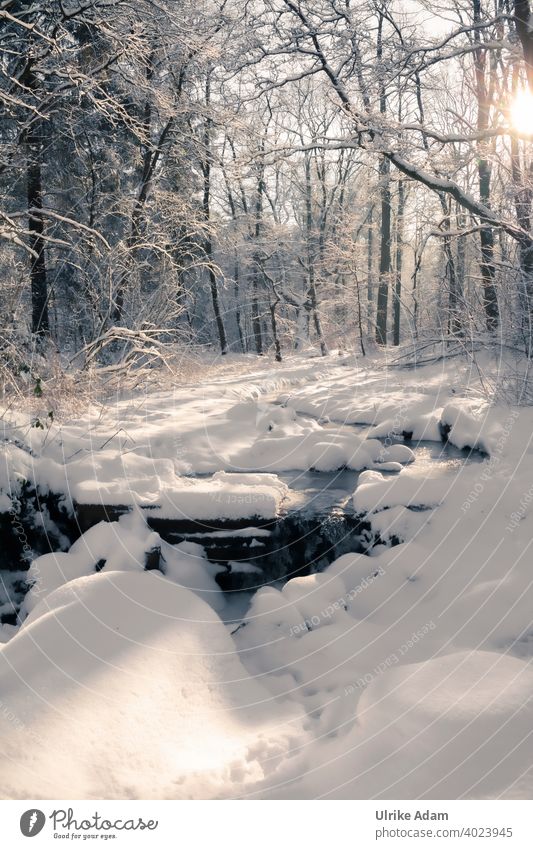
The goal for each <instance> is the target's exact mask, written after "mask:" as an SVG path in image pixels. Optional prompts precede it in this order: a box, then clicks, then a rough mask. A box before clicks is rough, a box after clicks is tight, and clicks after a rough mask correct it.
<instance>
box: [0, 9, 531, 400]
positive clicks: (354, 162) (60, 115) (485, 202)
mask: <svg viewBox="0 0 533 849" xmlns="http://www.w3.org/2000/svg"><path fill="white" fill-rule="evenodd" d="M530 14H531V12H530V7H529V3H528V2H527V1H526V2H523V0H518V2H516V3H514V4H513V3H511V2H508V0H505V1H504V0H490V2H484V1H483V0H471V2H470V0H460V1H459V0H449V2H448V0H440V2H439V3H438V4H437V6H435V4H434V3H431V4H430V3H429V2H426V0H420V2H418V0H416V2H415V0H412V2H411V0H410V2H404V3H400V2H391V1H390V0H384V2H381V0H379V2H378V0H371V2H364V3H360V2H358V3H350V2H349V0H346V2H344V0H342V2H341V0H309V2H289V1H288V0H287V2H281V0H266V2H264V1H263V0H258V2H232V0H224V2H220V3H216V2H201V3H193V2H188V0H179V2H172V1H171V0H169V2H165V0H161V2H151V0H135V2H130V0H124V2H121V0H112V2H111V1H110V0H106V1H105V2H104V1H103V0H95V2H82V3H79V2H77V0H66V2H51V1H50V2H43V3H25V2H19V1H18V0H13V2H5V3H4V4H3V6H2V11H1V35H0V38H1V42H2V57H3V58H2V75H1V84H0V85H1V88H0V98H1V101H2V124H1V133H2V154H1V163H0V167H1V175H0V193H1V204H0V207H1V212H0V214H1V217H2V221H1V230H0V236H1V253H0V264H1V279H2V285H1V289H0V293H1V298H2V309H1V322H2V324H1V330H0V334H1V336H0V339H1V347H2V370H3V380H4V384H6V383H7V384H9V385H13V384H15V385H16V384H17V381H18V379H19V377H20V370H21V369H22V370H23V371H24V370H25V369H28V368H31V367H32V366H31V363H32V356H37V357H38V358H41V357H44V359H45V360H47V366H45V365H43V364H42V363H41V364H40V366H39V368H40V371H41V372H43V369H46V368H47V367H48V369H49V368H50V361H51V360H53V361H54V363H55V365H54V368H56V369H60V370H66V371H69V370H71V369H72V368H75V369H79V370H83V371H87V370H91V369H93V370H98V369H100V368H102V367H105V369H107V370H109V369H113V370H115V371H117V370H121V371H124V370H128V369H131V368H134V369H136V368H139V367H140V366H144V367H146V366H147V365H154V364H155V363H156V362H158V363H169V362H170V360H171V359H172V357H173V356H175V353H176V351H177V350H180V351H183V350H184V349H185V348H187V347H189V348H190V347H192V348H193V349H198V348H205V347H207V348H208V349H211V348H212V349H213V351H218V352H219V353H220V354H221V355H224V354H226V353H227V352H238V353H239V352H245V353H254V354H257V355H265V354H270V353H271V354H273V355H274V356H275V358H276V359H277V360H278V361H281V359H282V358H283V356H284V354H286V353H290V352H291V351H294V350H301V349H303V348H305V347H306V346H307V347H308V346H309V345H312V346H314V347H316V349H317V350H318V351H320V353H321V354H323V355H326V353H327V352H328V350H330V349H331V348H339V347H340V348H343V349H358V350H360V351H361V352H362V353H363V354H365V353H366V351H367V349H369V350H370V351H373V350H375V348H376V346H390V347H394V346H396V347H397V346H400V345H402V344H403V343H405V342H408V343H410V344H411V345H414V346H416V347H418V346H420V345H422V346H423V345H424V343H428V342H434V341H441V342H442V341H444V342H445V347H446V349H447V350H449V349H450V348H451V349H453V350H457V349H458V348H463V347H465V346H466V348H469V347H471V346H472V345H474V346H476V345H478V344H482V345H489V346H490V345H494V344H497V345H501V344H503V345H505V346H509V348H510V349H516V350H517V351H522V352H525V353H526V355H527V354H529V350H530V346H531V303H530V300H531V294H532V287H533V247H532V245H533V242H532V235H531V200H532V198H531V189H532V185H531V174H532V170H531V169H532V159H531V138H532V133H533V95H532V94H531V85H533V78H532V75H533V71H532V67H531V61H532V56H533V34H532V31H531V26H530ZM34 367H35V366H34ZM39 368H37V370H39Z"/></svg>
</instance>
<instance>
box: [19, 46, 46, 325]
mask: <svg viewBox="0 0 533 849" xmlns="http://www.w3.org/2000/svg"><path fill="white" fill-rule="evenodd" d="M21 83H22V84H23V85H25V86H26V87H27V88H28V89H29V90H30V91H32V92H33V91H35V88H36V85H37V80H36V78H35V74H34V72H33V66H32V62H31V60H28V63H27V66H26V69H25V72H24V74H23V76H22V78H21ZM42 133H43V122H42V119H41V118H36V119H35V120H34V121H33V123H32V124H31V126H30V127H29V128H28V130H27V131H26V133H25V136H24V146H25V153H26V196H27V200H28V210H29V213H28V230H29V233H30V247H31V249H32V251H33V252H34V256H33V257H32V260H31V265H30V288H31V329H32V333H36V334H39V335H41V336H44V335H46V334H48V333H49V332H50V323H49V316H48V280H47V270H46V248H45V240H44V238H43V236H44V221H43V216H42V212H41V210H42V208H43V178H42V155H43V139H42Z"/></svg>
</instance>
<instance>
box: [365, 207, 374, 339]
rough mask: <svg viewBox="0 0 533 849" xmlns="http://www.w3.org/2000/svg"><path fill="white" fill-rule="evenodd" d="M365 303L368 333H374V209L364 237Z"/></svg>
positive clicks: (370, 213)
mask: <svg viewBox="0 0 533 849" xmlns="http://www.w3.org/2000/svg"><path fill="white" fill-rule="evenodd" d="M366 269H367V278H366V279H367V283H366V303H367V308H366V311H367V328H368V333H369V334H370V333H373V331H374V311H373V306H374V207H373V206H371V207H370V211H369V213H368V230H367V237H366Z"/></svg>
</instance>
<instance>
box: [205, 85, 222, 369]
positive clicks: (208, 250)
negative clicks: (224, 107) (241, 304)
mask: <svg viewBox="0 0 533 849" xmlns="http://www.w3.org/2000/svg"><path fill="white" fill-rule="evenodd" d="M210 103H211V79H210V74H209V72H208V74H207V78H206V83H205V104H206V108H207V110H209V106H210ZM211 124H212V120H211V117H210V116H209V114H208V115H207V116H206V118H205V125H204V140H203V141H204V156H205V159H204V162H203V165H202V170H203V176H204V196H203V204H202V208H203V213H204V220H205V224H206V227H207V235H206V237H205V240H204V253H205V256H206V259H207V268H208V274H209V288H210V290H211V300H212V303H213V312H214V314H215V322H216V326H217V332H218V341H219V345H220V353H221V354H222V355H223V356H224V354H227V353H228V340H227V338H226V331H225V328H224V322H223V320H222V312H221V310H220V299H219V294H218V284H217V277H216V273H215V267H214V262H213V242H212V239H211V235H210V233H209V227H210V226H211V210H210V203H211V164H212V155H213V154H212V150H211Z"/></svg>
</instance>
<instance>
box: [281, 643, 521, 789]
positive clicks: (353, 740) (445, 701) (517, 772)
mask: <svg viewBox="0 0 533 849" xmlns="http://www.w3.org/2000/svg"><path fill="white" fill-rule="evenodd" d="M532 692H533V670H532V668H531V664H527V663H524V662H523V661H520V660H517V659H515V658H510V657H505V656H502V655H497V654H493V653H490V652H476V651H473V652H467V653H460V654H451V655H448V656H446V657H440V658H438V659H435V660H428V661H426V662H424V663H419V664H411V665H407V666H398V667H397V668H395V669H389V670H387V671H386V672H385V673H384V674H382V675H380V676H377V677H376V678H375V679H374V680H373V681H372V683H371V684H370V686H369V687H368V688H367V689H366V690H365V692H364V694H363V696H362V697H361V699H360V701H359V704H358V708H357V724H356V726H354V728H353V730H352V731H351V732H350V734H349V735H348V736H347V737H344V738H342V739H341V740H338V741H335V740H334V741H325V742H322V743H319V744H318V745H317V746H316V747H315V749H314V751H313V758H312V762H311V760H310V758H309V756H308V755H304V756H302V757H301V758H299V759H298V762H297V763H295V764H294V765H292V766H291V769H290V770H287V772H286V775H285V776H284V777H285V779H286V780H288V781H289V784H287V785H285V786H284V791H283V796H284V797H285V798H294V797H296V798H313V797H315V796H316V795H320V796H321V797H322V798H324V797H325V798H328V797H331V798H335V799H339V798H342V799H359V798H384V799H390V798H394V799H461V798H463V797H466V798H500V797H504V798H505V797H507V798H530V794H531V790H532V789H533V782H532V779H531V769H530V767H531V758H530V746H529V745H528V740H530V739H531V734H532V733H533V698H532V696H531V693H532ZM306 770H308V771H309V774H308V775H307V776H305V775H304V774H305V772H306ZM291 773H292V774H293V775H296V776H298V777H297V778H296V779H295V780H294V781H291V780H290V774H291ZM300 775H304V777H303V778H301V779H300V778H299V776H300Z"/></svg>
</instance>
